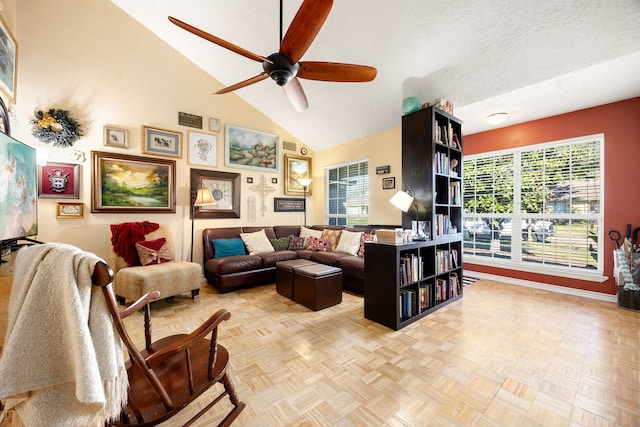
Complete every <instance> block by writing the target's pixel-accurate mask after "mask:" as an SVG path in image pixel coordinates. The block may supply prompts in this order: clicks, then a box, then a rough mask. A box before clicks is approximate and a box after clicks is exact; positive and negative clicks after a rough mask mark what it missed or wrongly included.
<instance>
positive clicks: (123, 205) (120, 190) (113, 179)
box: [91, 151, 176, 213]
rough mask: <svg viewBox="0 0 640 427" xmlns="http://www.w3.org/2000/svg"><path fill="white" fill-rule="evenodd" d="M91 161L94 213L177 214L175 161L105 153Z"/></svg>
mask: <svg viewBox="0 0 640 427" xmlns="http://www.w3.org/2000/svg"><path fill="white" fill-rule="evenodd" d="M91 157H92V171H93V175H92V181H93V182H92V186H91V212H94V213H98V212H103V213H106V212H109V213H125V212H130V213H134V212H145V213H175V211H176V180H175V176H176V162H175V160H169V159H155V158H152V157H141V156H129V155H126V154H120V153H107V152H102V151H92V152H91Z"/></svg>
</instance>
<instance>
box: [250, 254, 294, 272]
mask: <svg viewBox="0 0 640 427" xmlns="http://www.w3.org/2000/svg"><path fill="white" fill-rule="evenodd" d="M258 256H259V257H260V258H262V267H264V268H268V267H275V266H276V263H277V262H280V261H289V260H291V259H297V258H298V254H297V253H295V252H294V251H275V252H269V253H266V254H259V255H258Z"/></svg>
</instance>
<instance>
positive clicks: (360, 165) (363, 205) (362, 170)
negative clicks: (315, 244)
mask: <svg viewBox="0 0 640 427" xmlns="http://www.w3.org/2000/svg"><path fill="white" fill-rule="evenodd" d="M324 176H325V181H326V182H325V184H326V188H327V189H328V191H327V192H326V200H325V206H326V208H325V224H329V225H354V224H367V223H368V222H369V162H368V161H367V160H359V161H356V162H352V163H347V164H342V165H338V166H333V167H329V168H326V169H325V173H324Z"/></svg>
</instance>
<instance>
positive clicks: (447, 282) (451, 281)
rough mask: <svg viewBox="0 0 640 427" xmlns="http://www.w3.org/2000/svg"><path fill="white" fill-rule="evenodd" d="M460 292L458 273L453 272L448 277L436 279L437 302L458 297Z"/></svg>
mask: <svg viewBox="0 0 640 427" xmlns="http://www.w3.org/2000/svg"><path fill="white" fill-rule="evenodd" d="M460 292H461V289H460V280H458V276H457V275H456V274H452V275H451V276H449V278H448V279H438V280H436V295H435V299H436V304H437V303H440V302H442V301H446V300H448V299H449V298H453V297H456V296H458V295H460Z"/></svg>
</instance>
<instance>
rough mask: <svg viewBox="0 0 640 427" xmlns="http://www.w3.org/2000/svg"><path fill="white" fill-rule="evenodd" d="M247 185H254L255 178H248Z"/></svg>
mask: <svg viewBox="0 0 640 427" xmlns="http://www.w3.org/2000/svg"><path fill="white" fill-rule="evenodd" d="M247 184H253V177H252V176H248V177H247Z"/></svg>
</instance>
